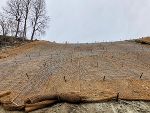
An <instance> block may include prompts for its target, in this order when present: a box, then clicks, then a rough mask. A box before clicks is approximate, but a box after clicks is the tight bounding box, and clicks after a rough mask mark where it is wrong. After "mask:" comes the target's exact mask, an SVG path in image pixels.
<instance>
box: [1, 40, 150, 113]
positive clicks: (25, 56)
mask: <svg viewBox="0 0 150 113" xmlns="http://www.w3.org/2000/svg"><path fill="white" fill-rule="evenodd" d="M0 89H1V91H0V93H1V92H6V91H9V92H11V93H10V94H9V95H7V96H4V97H2V98H0V102H1V104H2V105H1V108H0V113H22V112H24V110H22V111H8V110H7V108H9V106H12V105H15V106H24V104H25V100H26V99H28V98H31V97H34V96H37V95H61V94H63V95H67V94H70V93H75V94H76V95H77V96H78V95H79V96H81V97H83V98H84V101H85V103H80V104H69V103H67V102H63V103H60V102H58V103H57V104H54V105H52V106H48V107H46V108H43V109H39V110H36V111H33V113H150V45H145V44H139V43H136V42H129V41H120V42H105V43H93V44H91V43H86V44H67V43H66V44H57V43H51V42H47V41H35V42H30V43H26V44H24V45H22V46H19V47H13V48H3V49H1V50H0ZM66 98H69V97H67V96H66ZM66 100H67V99H66ZM105 101H108V102H105ZM4 109H5V110H4Z"/></svg>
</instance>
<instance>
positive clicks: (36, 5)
mask: <svg viewBox="0 0 150 113" xmlns="http://www.w3.org/2000/svg"><path fill="white" fill-rule="evenodd" d="M48 21H49V17H48V16H47V15H46V4H45V0H34V2H33V4H32V15H31V26H32V35H31V40H33V38H34V35H35V34H36V33H39V34H43V33H45V30H46V28H47V24H48Z"/></svg>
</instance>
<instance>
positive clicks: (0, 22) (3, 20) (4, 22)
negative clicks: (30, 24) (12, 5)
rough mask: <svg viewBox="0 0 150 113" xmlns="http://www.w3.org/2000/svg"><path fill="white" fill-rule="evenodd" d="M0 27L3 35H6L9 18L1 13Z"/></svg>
mask: <svg viewBox="0 0 150 113" xmlns="http://www.w3.org/2000/svg"><path fill="white" fill-rule="evenodd" d="M0 28H1V32H2V35H3V36H6V35H7V34H8V33H9V28H10V24H9V19H8V18H6V17H5V16H4V15H2V14H0Z"/></svg>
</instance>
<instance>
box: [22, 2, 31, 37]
mask: <svg viewBox="0 0 150 113" xmlns="http://www.w3.org/2000/svg"><path fill="white" fill-rule="evenodd" d="M31 1H32V0H23V6H24V10H23V18H24V28H23V38H26V35H27V20H28V17H29V12H30V9H31Z"/></svg>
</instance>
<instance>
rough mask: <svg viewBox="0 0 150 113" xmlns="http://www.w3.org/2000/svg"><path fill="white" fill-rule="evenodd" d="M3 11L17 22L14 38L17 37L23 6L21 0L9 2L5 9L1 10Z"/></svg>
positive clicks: (10, 0)
mask: <svg viewBox="0 0 150 113" xmlns="http://www.w3.org/2000/svg"><path fill="white" fill-rule="evenodd" d="M3 9H4V11H5V12H6V13H7V14H8V15H9V16H10V17H11V18H14V19H15V21H16V22H17V26H16V33H15V37H17V36H18V33H19V27H20V23H21V19H22V15H23V4H22V0H9V1H8V2H7V7H6V8H3Z"/></svg>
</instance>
